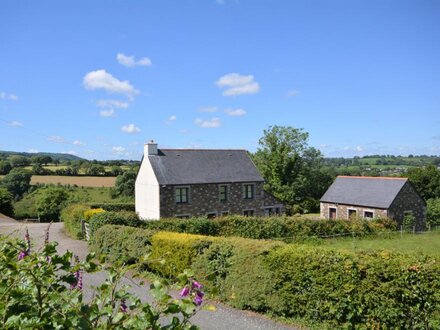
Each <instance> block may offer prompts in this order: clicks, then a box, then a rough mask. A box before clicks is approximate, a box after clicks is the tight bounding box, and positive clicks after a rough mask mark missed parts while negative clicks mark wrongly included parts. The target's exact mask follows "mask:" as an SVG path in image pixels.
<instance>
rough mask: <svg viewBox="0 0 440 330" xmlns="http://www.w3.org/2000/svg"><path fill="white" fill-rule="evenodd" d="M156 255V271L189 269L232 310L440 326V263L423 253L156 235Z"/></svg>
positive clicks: (338, 322) (347, 322) (344, 322)
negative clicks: (412, 253) (419, 254)
mask: <svg viewBox="0 0 440 330" xmlns="http://www.w3.org/2000/svg"><path fill="white" fill-rule="evenodd" d="M152 254H153V255H155V256H156V257H163V256H165V263H157V264H155V265H154V267H152V268H153V270H155V271H157V272H159V273H160V274H162V275H164V276H167V277H173V276H176V274H177V273H178V272H180V271H182V270H183V269H185V268H190V267H192V268H193V269H194V270H195V272H196V274H197V275H196V276H197V277H199V278H200V279H201V281H202V282H203V283H206V288H207V289H208V290H210V291H211V292H212V293H214V294H217V296H218V297H219V298H220V299H221V300H224V301H227V302H229V303H230V304H232V305H233V306H235V307H239V308H243V309H252V310H256V311H260V312H268V313H271V314H274V315H279V316H283V317H287V318H295V317H301V318H305V319H309V320H312V321H326V322H330V323H333V324H334V325H335V327H341V326H342V327H349V328H355V327H368V328H375V329H378V328H400V329H402V328H411V329H419V328H420V329H421V328H423V329H425V328H439V327H440V264H439V263H438V262H436V261H435V260H433V259H428V258H427V257H424V256H409V255H404V254H398V253H390V252H386V251H382V252H374V253H371V252H368V253H357V254H356V253H351V252H346V251H341V250H332V249H328V248H322V247H312V246H306V245H298V244H289V245H287V244H284V243H281V242H271V241H261V240H260V241H256V240H249V239H240V238H216V237H204V236H200V235H188V234H178V233H158V234H156V235H154V236H153V238H152Z"/></svg>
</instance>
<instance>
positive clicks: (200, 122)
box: [194, 117, 222, 128]
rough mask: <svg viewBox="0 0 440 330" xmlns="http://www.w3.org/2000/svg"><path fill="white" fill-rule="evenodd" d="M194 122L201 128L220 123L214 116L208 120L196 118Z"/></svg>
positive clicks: (213, 126)
mask: <svg viewBox="0 0 440 330" xmlns="http://www.w3.org/2000/svg"><path fill="white" fill-rule="evenodd" d="M194 123H195V124H196V125H197V126H199V127H202V128H217V127H220V126H221V125H222V123H221V121H220V118H217V117H214V118H212V119H210V120H202V119H200V118H197V119H196V120H195V121H194Z"/></svg>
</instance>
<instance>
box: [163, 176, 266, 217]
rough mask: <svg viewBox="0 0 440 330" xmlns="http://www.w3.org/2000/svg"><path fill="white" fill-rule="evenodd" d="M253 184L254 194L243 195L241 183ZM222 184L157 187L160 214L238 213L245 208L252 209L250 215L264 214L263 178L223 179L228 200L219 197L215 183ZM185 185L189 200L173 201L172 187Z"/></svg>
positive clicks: (165, 215) (204, 214)
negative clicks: (251, 195) (245, 197)
mask: <svg viewBox="0 0 440 330" xmlns="http://www.w3.org/2000/svg"><path fill="white" fill-rule="evenodd" d="M244 184H253V185H254V198H253V199H244V198H243V185H244ZM220 185H222V184H217V183H210V184H194V185H183V186H174V185H169V186H165V187H160V216H161V218H167V217H176V216H206V215H208V214H210V213H215V214H216V215H218V216H220V215H222V213H225V212H227V213H228V214H240V215H242V214H243V212H244V211H245V210H253V211H254V215H256V216H263V215H264V209H263V206H264V198H265V194H264V190H263V182H249V183H248V182H246V183H225V185H227V186H228V200H227V201H220V193H219V190H220V188H219V186H220ZM176 187H189V202H188V203H176V201H175V188H176Z"/></svg>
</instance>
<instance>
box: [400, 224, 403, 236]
mask: <svg viewBox="0 0 440 330" xmlns="http://www.w3.org/2000/svg"><path fill="white" fill-rule="evenodd" d="M400 238H403V225H400Z"/></svg>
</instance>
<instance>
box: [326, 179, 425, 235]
mask: <svg viewBox="0 0 440 330" xmlns="http://www.w3.org/2000/svg"><path fill="white" fill-rule="evenodd" d="M407 214H411V215H413V216H414V218H415V224H416V230H418V231H420V230H423V229H424V228H425V221H426V203H425V201H424V200H423V199H422V198H421V197H420V195H419V194H418V193H417V191H416V190H415V188H414V187H413V185H412V184H411V183H410V182H409V181H408V179H407V178H391V177H359V176H358V177H356V176H338V177H337V178H336V180H335V181H334V182H333V184H332V185H331V186H330V188H328V190H327V191H326V192H325V194H324V195H323V196H322V198H321V218H325V219H350V218H353V217H361V218H367V219H372V218H375V217H388V218H391V219H394V220H396V221H397V223H398V225H399V226H400V225H401V224H402V223H403V218H404V217H405V215H407Z"/></svg>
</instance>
